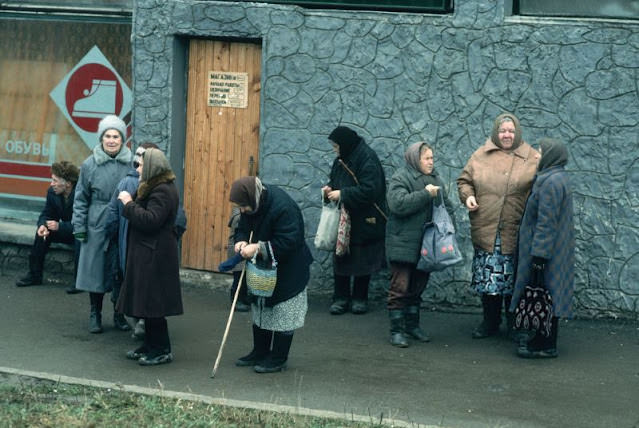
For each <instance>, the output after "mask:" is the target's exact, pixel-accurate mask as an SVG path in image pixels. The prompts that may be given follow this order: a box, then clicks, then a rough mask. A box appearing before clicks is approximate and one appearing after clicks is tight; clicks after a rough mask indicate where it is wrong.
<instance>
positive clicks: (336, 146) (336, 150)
mask: <svg viewBox="0 0 639 428" xmlns="http://www.w3.org/2000/svg"><path fill="white" fill-rule="evenodd" d="M329 142H330V143H331V146H333V151H334V152H335V154H336V155H337V156H339V144H336V143H334V142H332V141H330V140H329Z"/></svg>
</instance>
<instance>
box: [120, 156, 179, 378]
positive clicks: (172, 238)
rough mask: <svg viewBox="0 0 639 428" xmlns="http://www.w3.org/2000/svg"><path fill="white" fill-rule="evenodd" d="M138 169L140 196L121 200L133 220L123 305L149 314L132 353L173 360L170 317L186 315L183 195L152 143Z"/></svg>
mask: <svg viewBox="0 0 639 428" xmlns="http://www.w3.org/2000/svg"><path fill="white" fill-rule="evenodd" d="M137 171H138V173H139V174H140V186H139V187H138V190H137V194H136V196H135V200H133V198H132V196H131V194H130V193H129V192H127V191H122V192H120V194H119V195H118V199H119V200H120V201H122V204H124V210H123V212H122V215H123V216H124V217H125V218H126V219H127V220H128V221H129V237H128V243H127V248H128V250H127V255H126V270H125V272H124V275H125V276H124V282H123V283H122V290H121V292H120V299H119V300H118V306H117V308H118V310H119V311H121V312H123V313H125V314H126V315H128V316H130V317H134V318H144V324H145V330H146V331H145V335H144V344H143V345H142V346H140V347H139V348H137V349H135V350H133V351H129V352H127V354H126V357H127V358H129V359H132V360H137V361H138V363H139V364H140V365H142V366H152V365H158V364H165V363H170V362H171V361H173V353H172V350H171V341H170V339H169V330H168V325H167V322H166V318H165V317H167V316H172V315H181V314H182V313H183V309H182V293H181V289H180V271H179V261H178V234H177V229H176V227H175V218H176V216H177V212H178V205H179V195H178V190H177V187H176V186H175V175H174V174H173V171H172V170H171V167H170V165H169V162H168V160H167V159H166V157H165V156H164V153H162V151H160V150H158V149H154V148H148V149H146V150H145V151H144V154H143V156H142V159H141V162H138V166H137Z"/></svg>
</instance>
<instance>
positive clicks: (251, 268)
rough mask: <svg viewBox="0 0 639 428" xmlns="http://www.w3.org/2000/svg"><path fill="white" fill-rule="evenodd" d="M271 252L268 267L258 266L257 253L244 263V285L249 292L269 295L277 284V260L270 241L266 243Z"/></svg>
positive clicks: (260, 295)
mask: <svg viewBox="0 0 639 428" xmlns="http://www.w3.org/2000/svg"><path fill="white" fill-rule="evenodd" d="M268 249H269V251H270V253H271V260H272V262H271V264H270V266H268V267H262V266H258V262H257V260H256V258H257V253H256V254H255V256H253V258H252V259H251V260H250V261H249V262H248V263H246V285H247V286H248V289H249V292H250V293H251V294H253V295H254V296H258V297H271V296H272V295H273V291H274V290H275V284H277V261H276V260H275V255H274V254H273V248H272V247H271V243H270V242H269V243H268Z"/></svg>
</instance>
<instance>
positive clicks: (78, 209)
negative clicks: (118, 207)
mask: <svg viewBox="0 0 639 428" xmlns="http://www.w3.org/2000/svg"><path fill="white" fill-rule="evenodd" d="M98 136H99V141H100V144H97V145H96V146H95V147H94V148H93V154H92V155H91V156H89V157H88V158H87V159H86V160H85V161H84V162H83V163H82V167H81V168H80V177H79V179H78V183H77V185H76V188H75V200H74V203H73V217H72V219H71V223H73V235H74V236H75V238H76V239H77V240H78V241H80V242H81V247H80V258H79V261H78V273H77V277H76V282H75V288H77V289H78V290H83V291H88V292H89V302H90V305H91V312H90V314H89V332H90V333H102V301H103V299H104V294H105V293H108V292H109V291H113V293H112V296H111V300H112V301H113V305H114V307H115V302H116V301H117V294H118V293H119V289H118V284H117V283H116V281H115V273H116V268H117V257H118V256H117V242H116V241H115V240H113V239H111V234H110V233H109V231H108V228H107V218H108V211H109V200H110V199H111V195H112V194H113V191H114V190H115V188H116V186H117V185H118V182H119V181H120V180H121V179H122V178H123V177H124V176H126V174H127V172H128V171H129V165H130V162H131V150H129V148H128V147H127V146H125V145H124V141H125V138H126V124H125V123H124V121H122V119H120V118H119V117H117V116H114V115H109V116H106V117H104V119H102V120H101V121H100V123H99V124H98ZM113 319H114V324H115V325H116V328H119V326H120V325H121V323H120V321H121V319H122V315H121V314H118V312H117V311H114V314H113Z"/></svg>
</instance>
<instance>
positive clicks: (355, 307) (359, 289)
mask: <svg viewBox="0 0 639 428" xmlns="http://www.w3.org/2000/svg"><path fill="white" fill-rule="evenodd" d="M370 282H371V276H370V275H365V276H356V277H355V279H354V280H353V302H352V303H351V312H352V313H353V314H355V315H362V314H365V313H366V312H368V284H369V283H370Z"/></svg>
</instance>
